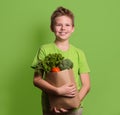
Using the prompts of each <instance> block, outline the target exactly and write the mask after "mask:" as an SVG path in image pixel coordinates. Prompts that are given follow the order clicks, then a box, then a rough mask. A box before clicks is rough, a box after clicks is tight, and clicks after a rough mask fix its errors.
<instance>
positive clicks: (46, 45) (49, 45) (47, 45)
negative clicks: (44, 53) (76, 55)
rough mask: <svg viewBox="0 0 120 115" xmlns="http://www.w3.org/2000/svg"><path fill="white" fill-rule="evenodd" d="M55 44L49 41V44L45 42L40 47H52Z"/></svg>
mask: <svg viewBox="0 0 120 115" xmlns="http://www.w3.org/2000/svg"><path fill="white" fill-rule="evenodd" d="M52 46H53V43H48V44H43V45H41V46H40V48H41V49H42V48H43V49H44V48H50V47H52Z"/></svg>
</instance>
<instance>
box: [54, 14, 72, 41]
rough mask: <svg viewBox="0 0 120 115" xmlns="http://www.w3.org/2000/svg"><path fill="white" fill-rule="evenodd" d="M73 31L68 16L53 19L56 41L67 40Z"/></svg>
mask: <svg viewBox="0 0 120 115" xmlns="http://www.w3.org/2000/svg"><path fill="white" fill-rule="evenodd" d="M73 31H74V26H73V24H72V20H71V18H69V17H68V16H60V17H57V18H55V24H54V27H53V32H54V34H55V36H56V39H59V40H67V39H68V38H69V37H70V36H71V34H72V32H73Z"/></svg>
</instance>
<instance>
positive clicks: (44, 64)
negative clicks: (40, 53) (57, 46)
mask: <svg viewBox="0 0 120 115" xmlns="http://www.w3.org/2000/svg"><path fill="white" fill-rule="evenodd" d="M54 67H58V68H60V70H61V71H62V70H65V69H70V68H71V69H72V68H73V63H72V61H71V60H69V59H64V57H63V56H62V55H61V54H60V53H52V54H48V55H47V56H45V59H44V60H39V61H38V64H37V65H36V67H34V69H35V71H36V72H38V73H39V74H43V72H45V73H48V72H50V71H51V70H52V68H54Z"/></svg>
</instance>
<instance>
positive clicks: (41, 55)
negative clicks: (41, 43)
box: [31, 47, 45, 68]
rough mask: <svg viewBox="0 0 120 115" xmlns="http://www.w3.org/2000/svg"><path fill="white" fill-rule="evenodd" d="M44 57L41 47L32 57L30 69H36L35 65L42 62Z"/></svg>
mask: <svg viewBox="0 0 120 115" xmlns="http://www.w3.org/2000/svg"><path fill="white" fill-rule="evenodd" d="M44 57H45V53H44V49H43V48H42V47H41V48H39V49H38V51H37V53H36V55H35V57H34V60H33V62H32V65H31V67H32V68H34V67H36V65H37V64H38V61H39V60H43V59H44Z"/></svg>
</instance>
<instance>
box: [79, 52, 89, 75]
mask: <svg viewBox="0 0 120 115" xmlns="http://www.w3.org/2000/svg"><path fill="white" fill-rule="evenodd" d="M88 72H90V68H89V66H88V63H87V59H86V56H85V54H84V52H83V51H82V50H80V51H79V74H81V73H88Z"/></svg>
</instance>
